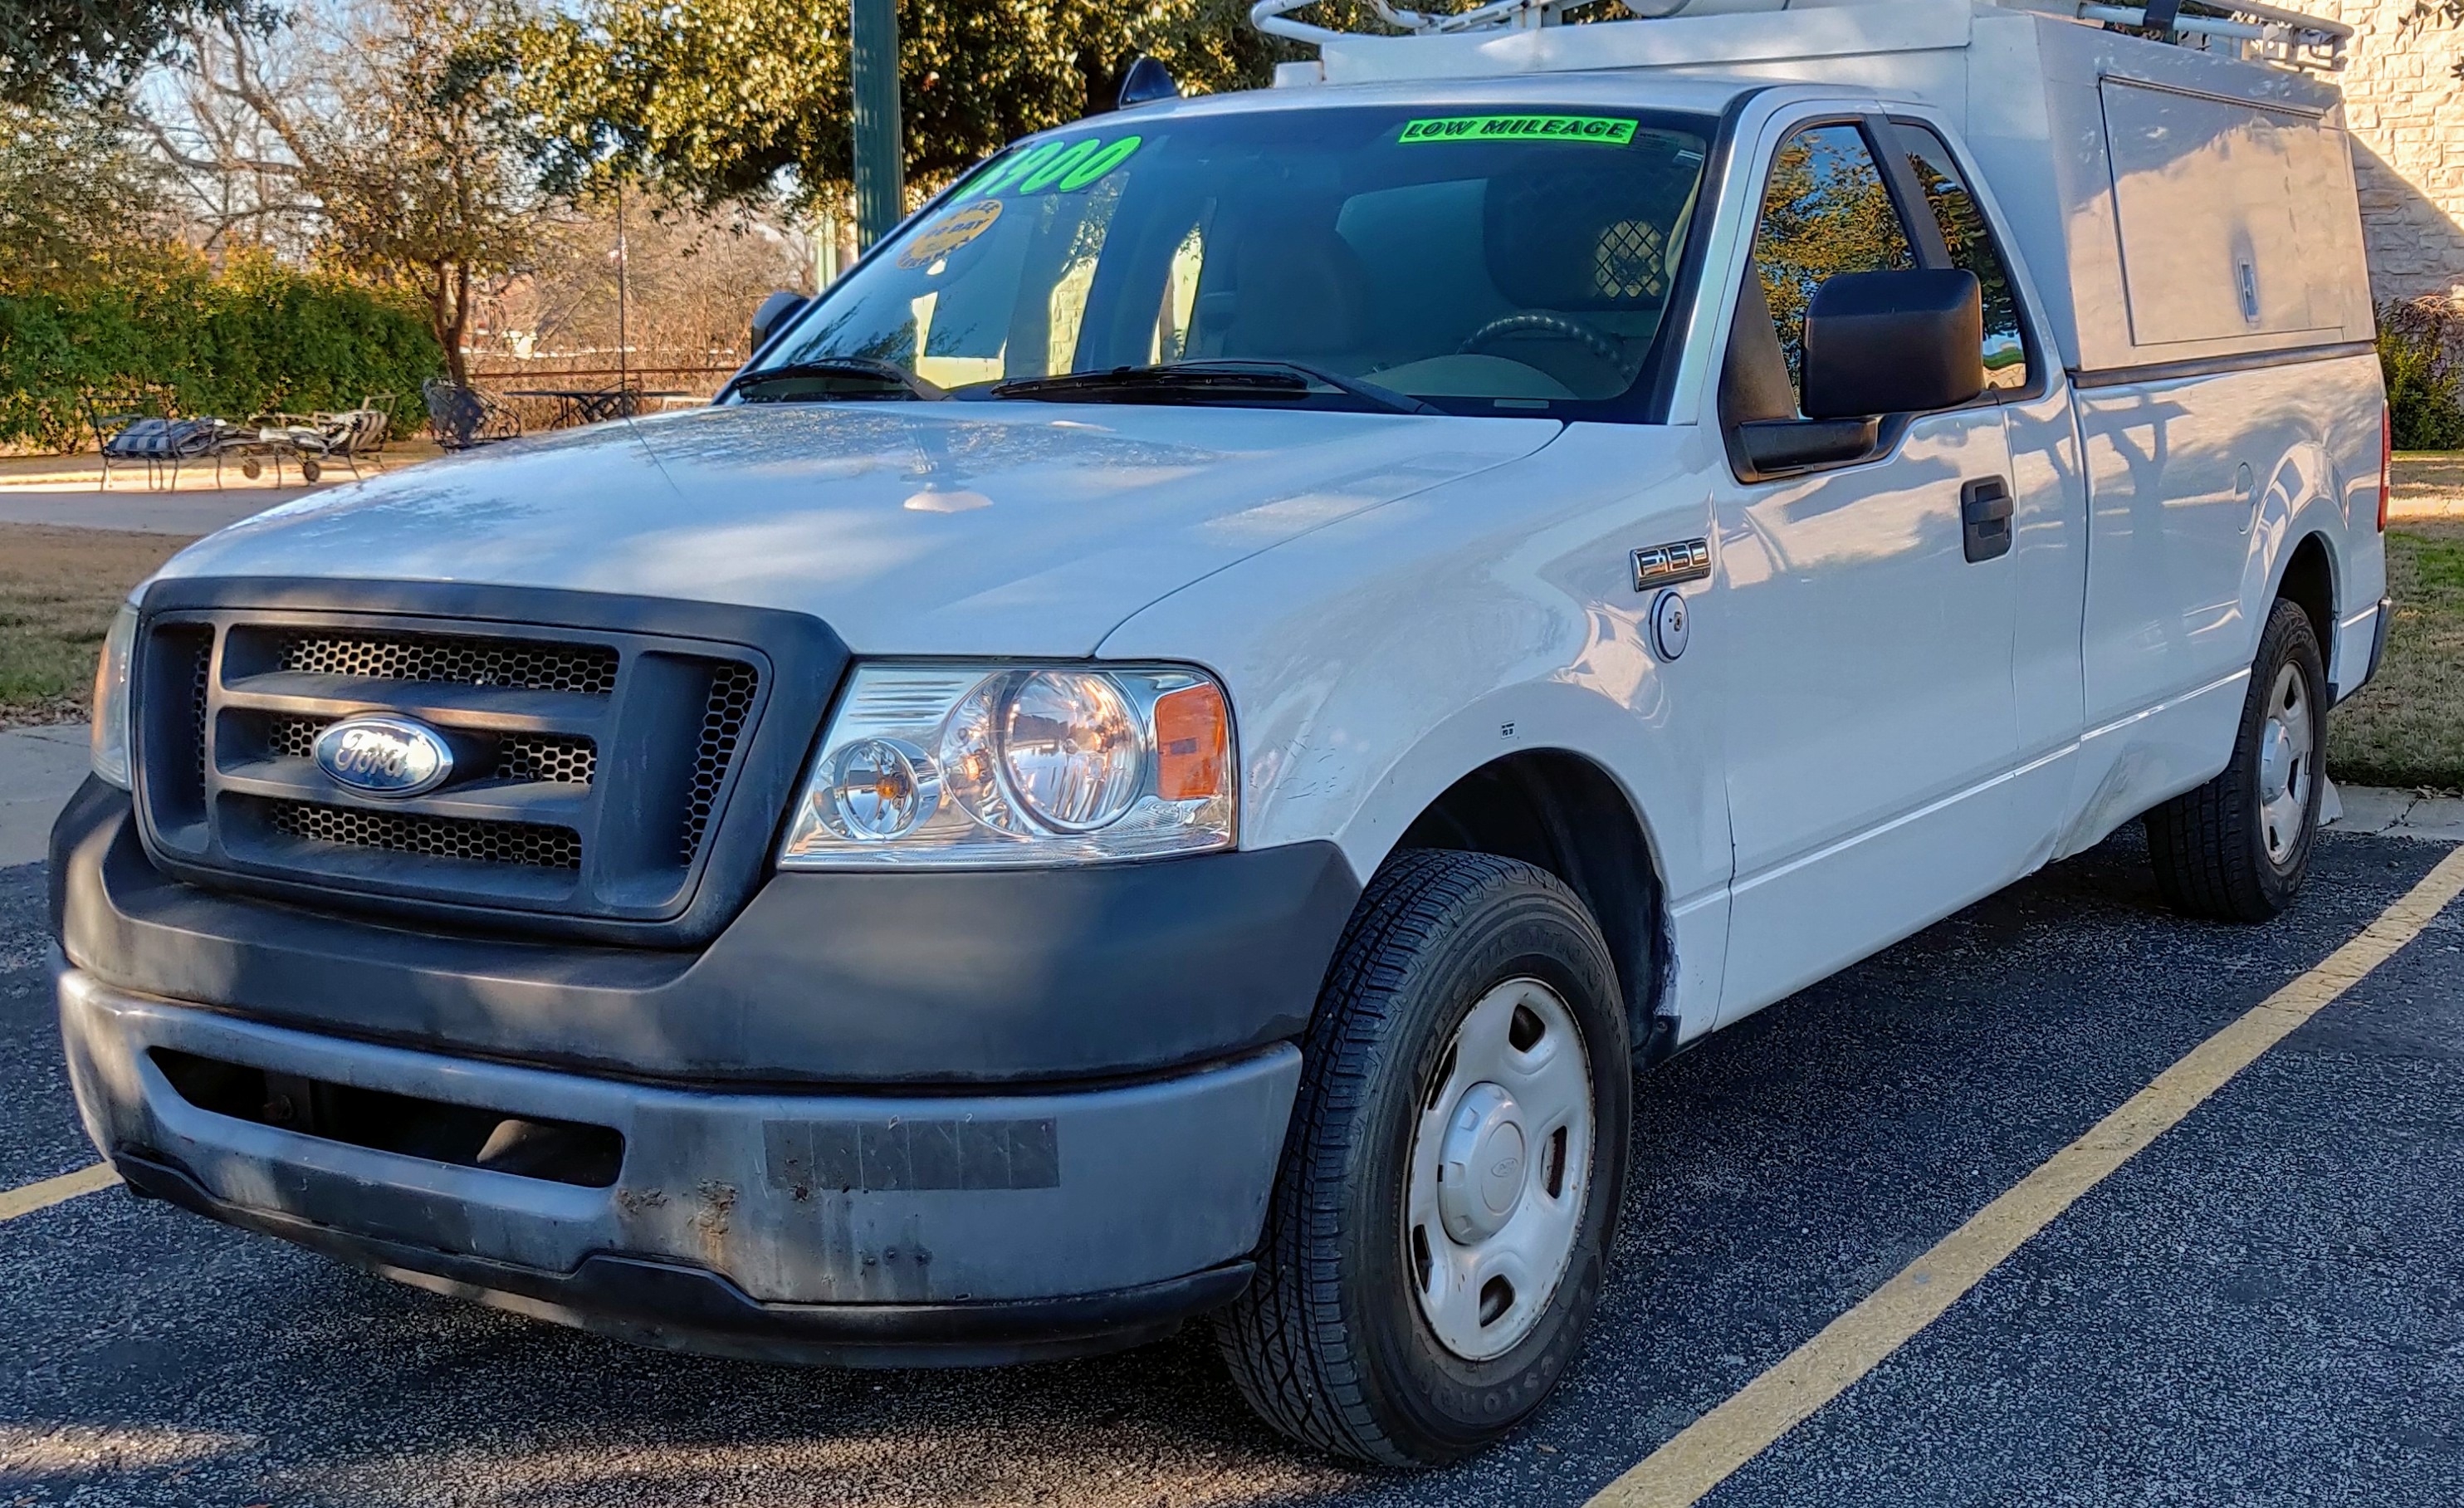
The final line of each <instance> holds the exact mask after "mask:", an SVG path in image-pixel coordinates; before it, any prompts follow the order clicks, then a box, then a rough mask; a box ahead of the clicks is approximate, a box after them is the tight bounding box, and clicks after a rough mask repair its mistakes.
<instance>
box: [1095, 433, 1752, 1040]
mask: <svg viewBox="0 0 2464 1508" xmlns="http://www.w3.org/2000/svg"><path fill="white" fill-rule="evenodd" d="M1715 455H1716V453H1715V452H1713V451H1712V450H1711V449H1710V448H1709V444H1708V442H1706V441H1705V439H1704V437H1703V436H1702V434H1701V433H1700V432H1698V431H1697V430H1695V429H1694V428H1693V427H1690V426H1686V427H1646V426H1630V425H1609V424H1592V425H1575V426H1571V427H1570V428H1569V430H1568V431H1567V432H1566V433H1565V434H1564V435H1562V436H1561V437H1559V438H1558V439H1557V440H1555V441H1553V442H1551V444H1550V445H1549V446H1547V447H1544V448H1543V449H1541V450H1539V451H1537V452H1535V453H1533V454H1531V455H1528V456H1526V457H1524V458H1523V459H1521V460H1518V461H1514V462H1510V463H1507V465H1505V466H1503V467H1501V468H1499V469H1498V470H1495V471H1492V472H1488V473H1485V474H1484V475H1482V476H1481V477H1478V478H1476V479H1475V481H1474V483H1473V484H1468V485H1458V484H1452V483H1448V484H1441V485H1440V486H1438V487H1435V488H1433V489H1431V490H1429V491H1428V492H1425V493H1421V494H1419V495H1416V496H1413V497H1410V498H1405V499H1397V501H1395V502H1392V503H1388V504H1384V505H1382V506H1379V507H1377V508H1374V509H1370V510H1367V511H1366V512H1364V513H1362V514H1359V515H1355V516H1353V517H1352V518H1349V519H1345V520H1343V521H1338V522H1335V523H1332V524H1330V525H1328V526H1327V527H1325V528H1323V529H1318V530H1314V531H1312V532H1310V533H1309V534H1307V535H1305V536H1302V537H1300V538H1298V539H1294V540H1291V541H1287V542H1286V543H1281V544H1278V545H1277V546H1275V547H1274V548H1271V549H1268V550H1265V551H1263V552H1261V553H1260V554H1258V555H1255V556H1252V557H1250V558H1249V559H1247V560H1244V561H1243V562H1242V563H1241V564H1240V565H1237V566H1235V567H1233V568H1230V569H1227V570H1224V571H1221V572H1218V573H1217V574H1215V575H1213V576H1209V577H1207V578H1204V579H1203V580H1200V581H1198V582H1195V583H1192V584H1191V585H1190V586H1188V587H1186V588H1182V589H1180V590H1179V591H1177V592H1175V593H1173V594H1171V595H1169V596H1167V597H1165V598H1164V599H1162V600H1161V601H1159V602H1157V603H1155V604H1154V605H1152V606H1150V607H1148V608H1146V609H1145V610H1141V611H1140V612H1138V613H1136V614H1134V615H1133V617H1132V618H1131V619H1130V620H1129V621H1127V622H1125V623H1124V624H1122V625H1121V626H1120V628H1118V629H1116V630H1115V631H1113V632H1112V633H1111V635H1109V636H1108V637H1107V638H1106V639H1105V641H1104V644H1103V646H1102V648H1101V650H1100V652H1099V653H1100V654H1102V655H1103V657H1105V658H1132V657H1142V656H1157V657H1168V658H1178V659H1187V658H1192V657H1195V658H1197V659H1199V661H1200V662H1201V663H1205V664H1207V665H1209V666H1210V667H1212V668H1214V669H1215V670H1216V672H1217V673H1218V674H1219V675H1220V676H1222V678H1223V681H1224V684H1225V687H1226V689H1227V690H1228V691H1229V692H1230V693H1231V696H1232V700H1233V707H1234V713H1235V717H1236V721H1237V726H1238V733H1239V738H1240V741H1241V760H1242V794H1243V810H1242V828H1241V841H1242V843H1243V846H1244V847H1250V848H1263V847H1268V846H1272V845H1276V844H1283V843H1294V842H1302V841H1308V840H1310V839H1331V840H1333V841H1334V842H1336V843H1338V844H1339V845H1341V847H1342V848H1343V850H1344V853H1345V856H1346V857H1347V858H1348V859H1349V860H1350V861H1351V863H1352V865H1353V869H1354V871H1355V872H1356V873H1358V874H1361V875H1364V876H1366V875H1368V874H1370V873H1372V872H1373V871H1374V870H1375V868H1376V866H1377V865H1378V864H1379V863H1380V862H1382V861H1383V860H1384V859H1385V858H1386V857H1387V855H1388V854H1389V853H1391V852H1392V850H1393V848H1394V846H1395V844H1396V842H1397V840H1398V839H1399V838H1400V837H1401V836H1402V834H1403V832H1405V830H1407V829H1408V828H1409V827H1410V826H1411V824H1412V822H1413V820H1414V819H1415V818H1416V817H1418V816H1419V814H1420V812H1421V811H1423V810H1424V809H1427V807H1428V806H1429V805H1430V803H1432V802H1433V801H1435V800H1436V799H1437V798H1438V796H1439V795H1441V793H1442V792H1444V791H1445V790H1446V788H1447V787H1450V786H1452V785H1453V784H1454V783H1455V782H1456V781H1458V780H1460V779H1462V778H1463V776H1464V775H1466V774H1468V773H1470V772H1471V771H1472V770H1475V769H1477V768H1479V767H1480V766H1482V765H1486V764H1488V763H1490V762H1491V761H1493V760H1495V759H1498V758H1499V757H1501V756H1503V755H1507V754H1511V753H1514V752H1517V751H1524V750H1535V749H1556V750H1562V751H1564V752H1566V753H1570V754H1573V755H1576V756H1579V757H1581V758H1583V759H1586V760H1589V761H1591V762H1592V763H1594V764H1595V765H1598V766H1599V767H1600V768H1601V769H1603V770H1605V771H1607V772H1608V774H1609V776H1610V778H1611V779H1612V781H1613V782H1614V783H1615V784H1616V786H1617V788H1618V789H1620V790H1621V791H1623V792H1624V793H1625V796H1626V799H1627V800H1628V801H1629V802H1630V803H1631V804H1632V805H1633V807H1634V809H1635V811H1636V813H1637V815H1638V817H1639V819H1640V820H1641V822H1642V824H1643V830H1644V832H1646V834H1647V835H1648V841H1649V843H1650V844H1651V851H1652V853H1653V854H1654V857H1655V862H1656V864H1657V866H1658V869H1659V874H1658V876H1657V877H1658V879H1659V881H1660V885H1661V895H1662V897H1663V898H1665V901H1666V904H1667V905H1668V906H1669V908H1670V911H1671V913H1672V925H1671V928H1670V930H1671V932H1672V934H1673V938H1672V941H1673V942H1674V945H1675V948H1676V950H1677V953H1678V959H1679V969H1680V974H1681V984H1680V988H1679V989H1678V991H1677V996H1678V1004H1679V1007H1680V1009H1681V1010H1682V1011H1683V1015H1684V1026H1685V1028H1687V1029H1691V1028H1692V1027H1693V1025H1694V1022H1695V1020H1696V1017H1695V1004H1694V1003H1695V1002H1696V1001H1697V1000H1698V999H1699V1000H1700V1001H1701V1002H1702V1010H1703V1012H1704V1013H1703V1015H1702V1017H1701V1020H1702V1022H1703V1024H1704V1025H1707V1024H1708V1021H1709V1019H1710V1010H1711V1003H1712V1002H1714V1001H1716V998H1717V994H1718V977H1719V972H1720V965H1721V962H1722V954H1723V950H1724V948H1725V938H1726V924H1727V923H1726V915H1727V913H1726V886H1727V880H1728V877H1729V871H1730V865H1731V852H1730V848H1729V840H1728V825H1727V797H1726V787H1725V786H1724V785H1723V784H1722V779H1721V767H1722V766H1721V763H1720V759H1719V749H1720V743H1719V740H1720V730H1721V725H1722V722H1723V721H1724V719H1723V717H1722V712H1721V708H1722V696H1723V687H1722V679H1721V676H1720V669H1721V662H1720V653H1719V643H1718V641H1719V633H1718V626H1717V619H1718V617H1719V605H1720V601H1721V595H1722V594H1721V593H1719V592H1717V591H1713V590H1709V589H1707V588H1710V587H1711V586H1712V584H1713V581H1715V580H1716V577H1714V578H1713V579H1712V580H1706V581H1701V582H1694V583H1689V584H1687V585H1686V586H1685V587H1684V588H1682V589H1683V590H1684V591H1685V592H1686V593H1687V594H1688V598H1689V601H1690V602H1691V603H1692V604H1693V606H1694V608H1695V612H1696V617H1695V628H1694V632H1693V635H1692V641H1691V644H1690V647H1689V648H1688V649H1687V651H1686V652H1685V654H1684V656H1683V659H1682V660H1681V661H1680V662H1678V663H1675V664H1667V663H1663V662H1661V660H1660V659H1659V658H1657V657H1656V656H1655V654H1653V652H1652V651H1651V649H1650V648H1648V647H1647V643H1646V639H1647V626H1646V622H1645V620H1646V617H1647V615H1648V613H1649V611H1650V609H1651V601H1652V599H1651V597H1649V596H1645V595H1643V594H1641V593H1639V592H1637V591H1636V589H1635V587H1634V580H1633V564H1632V559H1631V555H1632V551H1633V549H1634V548H1636V547H1639V546H1643V545H1649V544H1653V543H1662V542H1665V541H1671V540H1685V539H1701V538H1705V537H1706V536H1707V535H1708V534H1709V533H1710V529H1709V513H1710V508H1709V495H1708V491H1707V489H1706V488H1705V486H1704V485H1703V484H1702V482H1701V481H1700V479H1699V478H1700V477H1701V476H1702V474H1703V471H1704V469H1705V466H1706V465H1708V464H1712V463H1713V462H1714V457H1715ZM1193 652H1194V653H1193ZM1698 991H1703V993H1699V994H1698Z"/></svg>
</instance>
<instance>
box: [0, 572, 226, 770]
mask: <svg viewBox="0 0 2464 1508" xmlns="http://www.w3.org/2000/svg"><path fill="white" fill-rule="evenodd" d="M186 543H188V542H187V540H184V539H181V538H178V537H177V536H174V535H168V534H121V533H116V532H113V531H110V530H106V529H59V528H53V527H51V526H49V525H46V524H39V523H0V727H16V726H21V725H24V724H27V723H34V722H77V721H83V720H84V718H85V716H86V702H87V700H88V699H89V698H90V697H91V696H92V694H93V692H92V687H93V682H94V658H95V655H96V654H97V653H98V652H99V650H100V649H101V647H102V635H103V632H104V631H106V630H107V629H109V628H110V627H111V614H112V612H113V611H114V610H117V609H118V608H119V606H120V604H121V600H122V599H123V598H125V597H126V596H127V595H128V588H131V587H133V586H135V585H137V583H139V582H141V581H143V580H144V579H145V577H146V576H147V575H148V574H150V573H151V572H152V571H153V569H154V567H156V566H157V565H162V564H163V563H164V562H165V561H166V560H168V559H170V558H171V555H172V553H173V552H174V551H176V550H178V549H179V548H180V546H182V545H184V544H186Z"/></svg>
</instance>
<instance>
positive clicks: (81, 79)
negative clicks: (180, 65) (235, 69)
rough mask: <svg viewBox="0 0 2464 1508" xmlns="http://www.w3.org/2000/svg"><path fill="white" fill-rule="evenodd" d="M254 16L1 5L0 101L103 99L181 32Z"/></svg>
mask: <svg viewBox="0 0 2464 1508" xmlns="http://www.w3.org/2000/svg"><path fill="white" fill-rule="evenodd" d="M260 15H261V12H260V11H258V9H257V6H256V5H255V4H254V3H253V0H0V102H5V103H10V104H18V105H27V104H43V103H48V102H53V101H56V100H60V99H61V98H63V97H68V96H78V95H82V96H87V97H99V96H102V95H107V94H110V93H112V92H113V91H115V90H117V89H118V88H119V87H120V86H121V85H122V84H125V83H127V82H128V81H129V80H130V79H131V78H135V77H136V75H137V74H138V73H139V71H141V70H142V69H143V68H144V67H145V66H146V65H147V64H149V63H153V62H157V61H159V60H161V58H162V57H163V55H164V54H165V51H166V50H167V49H168V48H169V46H170V44H171V42H172V40H173V39H174V37H175V36H176V35H177V34H178V33H179V30H180V28H181V27H183V26H185V25H189V24H193V23H195V22H199V21H206V20H212V19H216V18H227V19H233V20H242V21H246V22H249V23H250V24H255V23H256V22H257V20H258V19H260Z"/></svg>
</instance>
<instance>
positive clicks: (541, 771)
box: [496, 733, 599, 786]
mask: <svg viewBox="0 0 2464 1508" xmlns="http://www.w3.org/2000/svg"><path fill="white" fill-rule="evenodd" d="M598 773H599V746H598V745H597V744H595V743H591V742H590V741H589V740H588V739H567V738H559V737H557V736H556V735H555V734H553V733H516V734H511V735H509V736H507V737H506V738H503V739H501V740H499V741H497V743H496V778H497V779H498V780H544V781H549V782H551V783H553V784H556V785H560V786H587V785H589V784H590V782H591V780H592V778H593V777H595V776H596V775H597V774H598Z"/></svg>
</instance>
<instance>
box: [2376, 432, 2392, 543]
mask: <svg viewBox="0 0 2464 1508" xmlns="http://www.w3.org/2000/svg"><path fill="white" fill-rule="evenodd" d="M2394 490H2395V415H2394V414H2393V413H2392V412H2390V411H2388V409H2387V405H2386V404H2380V405H2379V532H2380V533H2381V534H2385V533H2386V532H2387V494H2388V493H2390V492H2392V491H2394Z"/></svg>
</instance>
